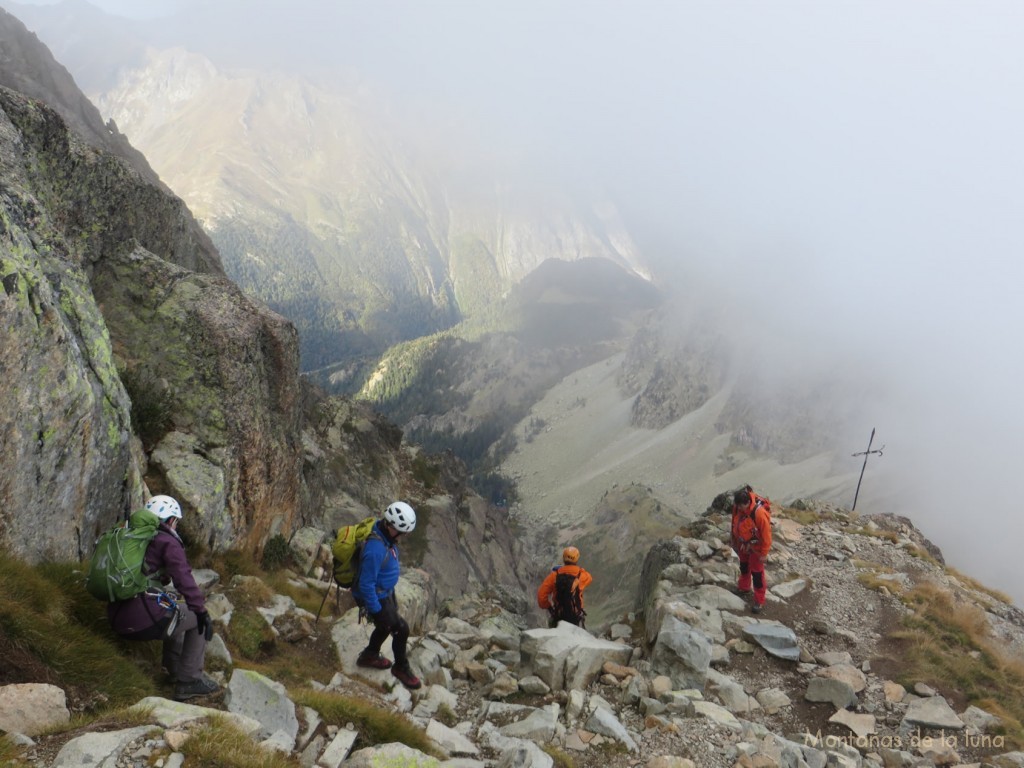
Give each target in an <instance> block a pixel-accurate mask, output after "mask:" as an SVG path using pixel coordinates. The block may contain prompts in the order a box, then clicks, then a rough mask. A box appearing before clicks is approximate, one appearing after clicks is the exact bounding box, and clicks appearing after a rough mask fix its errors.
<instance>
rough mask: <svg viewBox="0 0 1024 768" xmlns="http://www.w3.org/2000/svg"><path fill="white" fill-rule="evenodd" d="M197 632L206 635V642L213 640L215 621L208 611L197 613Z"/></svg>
mask: <svg viewBox="0 0 1024 768" xmlns="http://www.w3.org/2000/svg"><path fill="white" fill-rule="evenodd" d="M196 632H198V633H199V634H201V635H204V636H205V637H206V642H210V641H211V640H213V622H212V621H210V614H209V612H207V611H200V612H199V613H197V614H196Z"/></svg>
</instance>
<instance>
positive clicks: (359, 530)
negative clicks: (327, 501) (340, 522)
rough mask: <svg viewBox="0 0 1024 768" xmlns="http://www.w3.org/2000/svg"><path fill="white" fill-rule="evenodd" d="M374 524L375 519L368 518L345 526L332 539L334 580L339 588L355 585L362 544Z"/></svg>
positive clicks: (368, 536) (370, 532) (371, 531)
mask: <svg viewBox="0 0 1024 768" xmlns="http://www.w3.org/2000/svg"><path fill="white" fill-rule="evenodd" d="M376 522H377V518H376V517H368V518H366V519H365V520H361V521H360V522H358V523H353V524H352V525H346V526H345V527H344V528H341V529H340V530H339V531H338V535H337V536H336V537H335V538H334V545H333V546H332V547H331V553H332V554H333V555H334V580H335V581H336V582H338V586H339V587H345V588H346V589H348V588H350V587H351V586H352V585H353V584H355V581H356V575H357V574H358V573H359V556H360V555H361V554H362V552H363V544H365V543H366V540H367V539H368V538H370V535H371V534H372V533H373V526H374V524H375V523H376Z"/></svg>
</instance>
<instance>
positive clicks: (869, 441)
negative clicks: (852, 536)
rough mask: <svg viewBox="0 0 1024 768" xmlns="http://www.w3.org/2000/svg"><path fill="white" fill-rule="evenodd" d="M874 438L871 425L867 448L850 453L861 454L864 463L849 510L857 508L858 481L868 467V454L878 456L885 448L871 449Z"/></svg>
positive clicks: (859, 480) (858, 480) (861, 478)
mask: <svg viewBox="0 0 1024 768" xmlns="http://www.w3.org/2000/svg"><path fill="white" fill-rule="evenodd" d="M874 440H875V429H874V427H872V428H871V437H869V438H868V448H867V450H866V451H860V452H859V453H854V454H852V455H853V456H863V457H864V463H863V464H862V465H861V467H860V477H859V478H857V491H856V493H854V494H853V506H852V507H850V511H851V512H853V511H854V510H855V509H857V497H858V496H860V482H861V480H863V479H864V470H865V469H867V467H868V456H870V455H871V454H872V453H877V454H878V455H879V456H881V455H882V451H884V450H885V446H884V445H883V446H882V447H881V448H876V449H875V450H873V451H872V450H871V443H873V442H874Z"/></svg>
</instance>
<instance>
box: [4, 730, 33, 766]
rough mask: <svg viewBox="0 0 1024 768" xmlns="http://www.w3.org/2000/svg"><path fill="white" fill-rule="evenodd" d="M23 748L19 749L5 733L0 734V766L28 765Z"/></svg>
mask: <svg viewBox="0 0 1024 768" xmlns="http://www.w3.org/2000/svg"><path fill="white" fill-rule="evenodd" d="M24 757H25V748H24V747H19V746H18V745H17V744H15V743H14V742H13V741H11V737H10V736H8V735H7V734H6V733H4V734H0V766H17V765H28V762H27V761H26V760H24Z"/></svg>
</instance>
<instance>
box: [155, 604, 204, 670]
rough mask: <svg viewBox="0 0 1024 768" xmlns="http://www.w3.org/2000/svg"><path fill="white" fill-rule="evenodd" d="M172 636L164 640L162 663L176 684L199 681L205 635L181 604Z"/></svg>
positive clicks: (193, 617) (202, 663) (191, 613)
mask: <svg viewBox="0 0 1024 768" xmlns="http://www.w3.org/2000/svg"><path fill="white" fill-rule="evenodd" d="M179 608H180V609H181V618H179V619H178V626H177V627H176V628H175V630H174V634H173V635H171V636H170V637H168V638H167V639H166V640H164V653H163V663H164V667H165V668H166V669H167V671H168V673H170V675H171V677H172V678H173V679H174V682H176V683H187V682H189V681H191V680H199V679H200V678H201V677H202V676H203V665H204V663H205V660H206V635H204V634H203V633H201V632H199V631H198V629H197V626H198V621H197V620H196V615H195V614H194V613H193V612H192V611H190V610H189V609H188V608H186V607H185V606H184V605H183V604H181V605H179Z"/></svg>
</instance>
